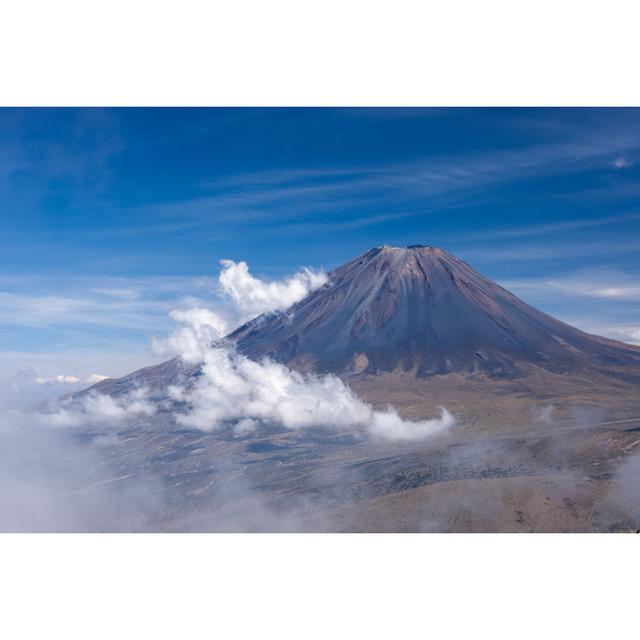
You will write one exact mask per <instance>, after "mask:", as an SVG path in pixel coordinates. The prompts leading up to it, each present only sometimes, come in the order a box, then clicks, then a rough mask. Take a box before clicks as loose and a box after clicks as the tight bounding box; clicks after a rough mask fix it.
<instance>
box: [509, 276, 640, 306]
mask: <svg viewBox="0 0 640 640" xmlns="http://www.w3.org/2000/svg"><path fill="white" fill-rule="evenodd" d="M500 284H501V285H502V286H503V287H506V288H507V289H510V290H512V291H514V292H516V293H518V292H522V293H525V294H526V293H529V292H533V293H535V292H541V293H544V294H545V295H548V294H553V293H557V294H561V295H562V296H566V295H570V296H582V297H586V298H616V299H621V300H622V299H628V300H631V299H637V298H640V285H638V284H637V282H636V281H635V278H634V277H632V276H630V275H628V274H625V273H618V272H615V271H614V272H593V273H577V274H571V275H568V276H566V277H564V278H542V279H529V280H507V281H501V283H500Z"/></svg>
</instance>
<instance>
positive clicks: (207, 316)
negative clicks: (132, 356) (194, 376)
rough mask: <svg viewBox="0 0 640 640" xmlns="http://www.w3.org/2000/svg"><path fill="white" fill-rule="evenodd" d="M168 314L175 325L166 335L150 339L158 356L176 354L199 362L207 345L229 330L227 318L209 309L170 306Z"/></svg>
mask: <svg viewBox="0 0 640 640" xmlns="http://www.w3.org/2000/svg"><path fill="white" fill-rule="evenodd" d="M169 315H170V317H171V318H172V319H173V320H174V321H175V322H176V324H177V327H176V328H175V329H174V331H173V332H172V333H171V334H170V335H169V336H168V337H166V338H153V339H152V340H151V348H152V350H153V352H154V353H155V354H156V355H159V356H175V355H180V356H181V357H182V358H183V360H186V361H187V362H200V361H202V360H203V359H204V354H205V352H206V351H207V349H208V348H209V346H210V345H211V344H213V343H214V342H215V341H216V340H219V339H220V338H222V337H223V336H225V335H226V334H227V333H228V331H229V324H228V321H227V320H226V319H225V318H223V317H222V316H221V315H220V314H218V313H216V312H214V311H211V310H210V309H201V308H194V309H185V310H182V311H180V310H174V311H172V312H171V313H170V314H169Z"/></svg>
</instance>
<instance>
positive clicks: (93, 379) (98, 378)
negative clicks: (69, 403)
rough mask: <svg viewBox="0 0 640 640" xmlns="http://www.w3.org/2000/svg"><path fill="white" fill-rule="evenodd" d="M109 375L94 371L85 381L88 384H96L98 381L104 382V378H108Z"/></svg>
mask: <svg viewBox="0 0 640 640" xmlns="http://www.w3.org/2000/svg"><path fill="white" fill-rule="evenodd" d="M108 379H109V376H103V375H100V374H99V373H92V374H91V375H90V376H87V378H86V379H85V382H86V383H88V384H96V383H97V382H102V381H103V380H108Z"/></svg>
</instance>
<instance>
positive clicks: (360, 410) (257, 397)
mask: <svg viewBox="0 0 640 640" xmlns="http://www.w3.org/2000/svg"><path fill="white" fill-rule="evenodd" d="M202 372H203V375H202V376H201V377H200V378H199V379H198V380H197V381H196V383H195V384H194V386H193V387H190V388H187V387H177V386H174V387H171V388H170V396H171V398H172V399H173V400H174V401H176V402H180V403H187V405H188V409H187V411H185V412H184V413H180V414H178V417H177V420H178V422H179V423H180V424H183V425H185V426H189V427H195V428H197V429H202V430H203V431H213V430H216V429H220V428H223V427H228V426H231V427H234V428H235V429H236V432H240V433H246V432H247V431H249V430H253V429H255V428H257V427H258V426H260V425H278V426H282V427H284V428H286V429H305V428H313V427H324V428H331V429H337V430H343V429H344V430H360V431H363V432H365V433H368V434H369V435H371V436H373V437H379V438H383V439H387V440H419V439H422V438H426V437H428V436H430V435H433V434H435V433H437V432H439V431H441V430H443V429H446V428H448V427H450V426H452V425H453V424H454V422H455V420H454V418H453V416H452V415H451V414H450V413H449V412H448V411H447V410H446V409H442V412H441V415H440V417H439V418H434V419H431V420H422V421H418V422H409V421H406V420H403V419H402V418H401V417H400V416H399V415H398V414H397V412H396V411H395V409H393V408H392V407H388V408H387V409H386V410H384V411H377V410H374V409H373V408H372V407H371V406H370V405H369V404H367V403H365V402H363V401H362V400H360V399H359V398H358V397H357V396H356V395H355V394H354V393H353V391H351V389H350V388H349V387H348V386H347V385H345V384H344V382H342V380H340V379H339V378H337V377H335V376H332V375H324V376H310V375H306V376H305V375H302V374H300V373H298V372H296V371H292V370H290V369H288V368H287V367H285V366H284V365H282V364H279V363H276V362H273V361H271V360H268V359H265V360H262V361H260V362H255V361H253V360H250V359H248V358H246V357H245V356H243V355H241V354H238V353H236V352H235V351H233V350H232V349H231V348H230V347H227V346H219V347H215V348H210V349H208V350H207V351H206V352H205V353H204V361H203V366H202Z"/></svg>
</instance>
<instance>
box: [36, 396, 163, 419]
mask: <svg viewBox="0 0 640 640" xmlns="http://www.w3.org/2000/svg"><path fill="white" fill-rule="evenodd" d="M155 413H156V404H155V403H153V402H152V401H151V400H150V399H149V391H148V389H145V388H138V389H134V390H133V391H131V392H129V393H127V394H125V395H121V396H110V395H106V394H103V393H88V394H86V395H83V396H80V397H73V396H71V397H66V398H62V399H61V400H58V401H55V402H52V403H50V404H49V405H48V407H47V408H46V409H44V410H43V411H42V412H38V413H36V414H35V417H36V419H37V420H39V421H40V422H42V423H43V424H48V425H50V426H52V427H91V426H95V425H109V424H112V425H113V424H119V423H122V422H123V421H124V420H125V419H129V418H136V417H138V418H148V417H150V416H152V415H154V414H155Z"/></svg>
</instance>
